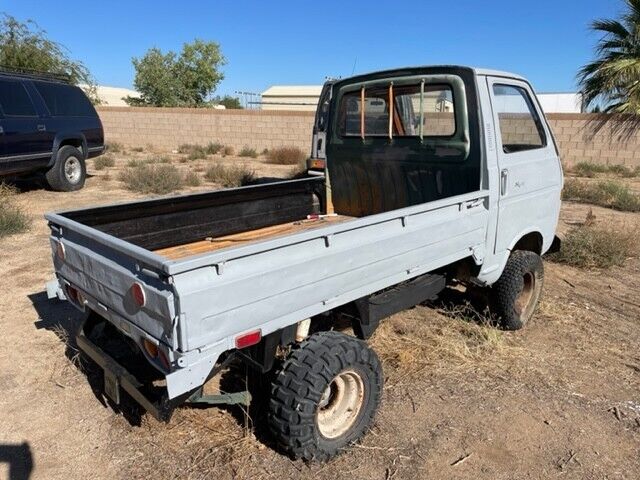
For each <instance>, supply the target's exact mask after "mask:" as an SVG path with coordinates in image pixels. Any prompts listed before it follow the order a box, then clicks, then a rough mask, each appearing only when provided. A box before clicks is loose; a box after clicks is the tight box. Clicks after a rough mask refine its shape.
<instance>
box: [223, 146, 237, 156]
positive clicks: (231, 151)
mask: <svg viewBox="0 0 640 480" xmlns="http://www.w3.org/2000/svg"><path fill="white" fill-rule="evenodd" d="M221 153H222V156H223V157H226V156H230V155H233V154H234V153H235V150H234V149H233V147H231V146H229V145H227V146H226V147H224V148H223V149H222V150H221Z"/></svg>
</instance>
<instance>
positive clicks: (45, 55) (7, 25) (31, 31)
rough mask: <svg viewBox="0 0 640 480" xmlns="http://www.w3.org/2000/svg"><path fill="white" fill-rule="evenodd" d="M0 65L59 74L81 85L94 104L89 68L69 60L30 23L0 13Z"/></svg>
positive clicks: (59, 48) (53, 42)
mask: <svg viewBox="0 0 640 480" xmlns="http://www.w3.org/2000/svg"><path fill="white" fill-rule="evenodd" d="M0 66H2V67H5V68H11V69H15V70H20V71H24V72H26V73H29V72H32V71H33V72H43V73H53V74H58V75H63V76H65V77H66V78H68V79H69V81H70V82H71V83H73V84H75V85H78V84H80V85H82V86H83V88H84V89H85V91H87V93H88V95H89V97H90V98H91V100H92V101H93V102H94V103H98V97H97V95H96V84H95V81H94V79H93V76H92V75H91V73H90V72H89V69H88V68H87V67H86V66H85V65H84V64H83V63H82V62H80V61H78V60H73V59H72V58H70V57H69V54H68V52H67V49H66V48H65V47H64V46H63V45H61V44H59V43H57V42H55V41H53V40H50V39H49V38H47V32H45V31H44V30H42V29H41V28H40V27H39V26H38V24H37V23H36V22H34V21H33V20H27V21H26V22H24V23H23V22H20V21H18V20H17V19H16V18H14V17H12V16H11V15H7V14H3V15H2V19H1V20H0Z"/></svg>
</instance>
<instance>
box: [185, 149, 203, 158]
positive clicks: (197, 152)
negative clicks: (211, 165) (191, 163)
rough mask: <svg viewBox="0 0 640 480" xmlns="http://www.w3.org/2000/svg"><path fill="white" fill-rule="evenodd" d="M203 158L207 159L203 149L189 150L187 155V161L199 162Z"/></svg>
mask: <svg viewBox="0 0 640 480" xmlns="http://www.w3.org/2000/svg"><path fill="white" fill-rule="evenodd" d="M203 158H207V152H206V151H205V149H204V148H203V147H200V148H197V149H194V150H191V152H190V153H189V155H187V160H201V159H203Z"/></svg>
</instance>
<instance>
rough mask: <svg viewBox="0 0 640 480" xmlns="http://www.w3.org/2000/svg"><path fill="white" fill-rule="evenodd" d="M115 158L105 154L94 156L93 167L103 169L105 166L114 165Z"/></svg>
mask: <svg viewBox="0 0 640 480" xmlns="http://www.w3.org/2000/svg"><path fill="white" fill-rule="evenodd" d="M115 165H116V159H115V158H113V155H110V154H108V153H107V154H105V155H101V156H99V157H96V158H95V159H94V160H93V168H95V169H96V170H104V169H105V168H110V167H115Z"/></svg>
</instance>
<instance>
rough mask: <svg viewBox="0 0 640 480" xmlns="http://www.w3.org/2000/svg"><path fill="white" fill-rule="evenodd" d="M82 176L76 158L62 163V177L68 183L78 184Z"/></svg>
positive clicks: (70, 158) (80, 167)
mask: <svg viewBox="0 0 640 480" xmlns="http://www.w3.org/2000/svg"><path fill="white" fill-rule="evenodd" d="M81 175H82V166H81V165H80V160H78V159H77V158H76V157H69V158H67V160H66V161H65V162H64V176H65V177H66V179H67V180H68V181H69V182H70V183H78V182H79V181H80V176H81Z"/></svg>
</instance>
